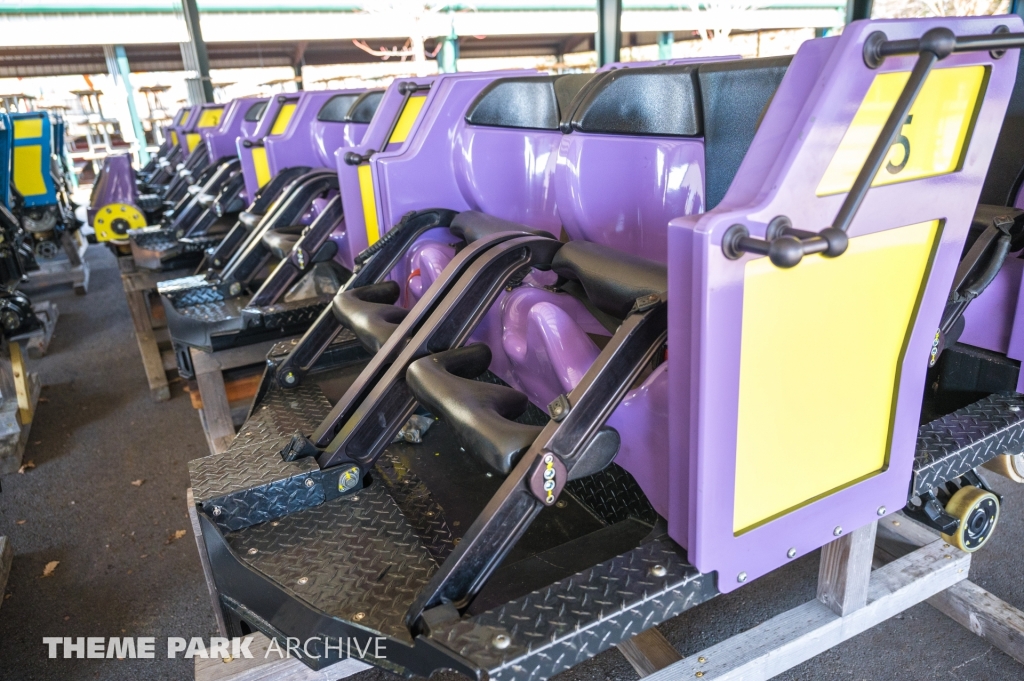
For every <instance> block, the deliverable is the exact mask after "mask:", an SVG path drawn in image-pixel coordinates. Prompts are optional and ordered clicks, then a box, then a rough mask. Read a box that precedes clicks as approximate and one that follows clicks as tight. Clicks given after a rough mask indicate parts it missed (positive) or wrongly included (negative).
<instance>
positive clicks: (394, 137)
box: [388, 95, 427, 144]
mask: <svg viewBox="0 0 1024 681" xmlns="http://www.w3.org/2000/svg"><path fill="white" fill-rule="evenodd" d="M426 101H427V96H426V95H420V96H417V97H410V98H409V100H408V101H407V102H406V103H405V106H404V107H403V108H402V114H401V115H400V116H399V117H398V123H396V124H395V129H394V131H393V132H392V133H391V138H390V139H388V144H401V143H402V142H404V141H405V140H406V138H408V137H409V133H410V132H411V131H412V124H413V123H415V122H416V118H417V117H418V116H419V115H420V111H422V110H423V105H424V104H425V103H426Z"/></svg>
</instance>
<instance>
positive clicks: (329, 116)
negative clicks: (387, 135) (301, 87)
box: [312, 90, 384, 168]
mask: <svg viewBox="0 0 1024 681" xmlns="http://www.w3.org/2000/svg"><path fill="white" fill-rule="evenodd" d="M383 94H384V91H383V90H347V91H338V94H335V95H334V96H333V97H331V98H330V99H329V100H327V101H326V102H325V103H324V104H323V106H321V107H320V112H319V113H318V114H317V116H316V120H315V121H313V124H312V135H313V143H314V145H315V146H316V153H317V158H318V162H317V165H319V166H321V167H323V168H333V167H335V159H334V154H335V152H336V151H337V150H338V149H341V148H342V147H354V146H356V145H357V144H359V143H360V142H362V141H363V135H364V134H366V128H367V127H368V126H369V124H370V121H371V120H372V119H373V114H374V112H375V111H376V110H377V105H379V104H380V99H381V96H382V95H383Z"/></svg>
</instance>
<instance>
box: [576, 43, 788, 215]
mask: <svg viewBox="0 0 1024 681" xmlns="http://www.w3.org/2000/svg"><path fill="white" fill-rule="evenodd" d="M791 60H792V57H769V58H765V59H736V60H727V61H719V62H706V63H701V64H685V65H671V66H647V67H640V68H625V69H615V70H612V71H606V72H604V73H600V74H598V75H597V77H595V78H594V80H592V81H591V82H590V83H589V84H588V85H587V86H586V87H585V88H584V89H583V90H582V91H581V92H580V94H579V96H578V97H577V98H576V101H575V102H573V105H572V112H571V115H570V116H569V117H568V118H567V119H564V120H563V122H562V126H561V127H562V131H563V132H566V133H569V132H572V131H577V132H582V133H591V134H610V135H638V136H645V137H658V136H663V137H701V136H703V138H704V158H705V210H711V209H712V208H714V207H715V206H717V205H718V203H719V202H720V201H721V200H722V198H723V197H724V196H725V192H726V191H727V190H728V189H729V185H730V184H732V180H733V178H734V177H736V172H737V171H738V170H739V167H740V163H741V162H742V161H743V157H744V156H745V155H746V153H747V150H748V149H749V148H750V144H751V142H753V141H754V133H755V132H756V131H757V127H758V125H759V124H760V121H761V116H762V115H763V113H764V111H765V109H766V108H767V106H768V103H769V102H770V101H771V99H772V97H773V96H774V95H775V91H776V90H777V89H778V87H779V84H780V83H781V82H782V78H783V76H785V74H786V69H787V68H788V67H789V63H790V61H791Z"/></svg>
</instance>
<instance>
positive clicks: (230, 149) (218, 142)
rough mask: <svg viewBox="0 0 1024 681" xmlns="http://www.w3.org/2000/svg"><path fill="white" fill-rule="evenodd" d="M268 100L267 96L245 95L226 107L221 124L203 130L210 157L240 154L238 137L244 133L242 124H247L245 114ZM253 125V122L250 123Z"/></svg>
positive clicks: (232, 156)
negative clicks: (261, 97)
mask: <svg viewBox="0 0 1024 681" xmlns="http://www.w3.org/2000/svg"><path fill="white" fill-rule="evenodd" d="M265 101H267V100H266V98H263V99H260V98H257V97H245V98H243V99H234V100H232V101H231V102H229V103H228V105H227V106H225V107H224V113H223V114H221V117H220V125H218V126H217V127H216V128H210V129H207V130H203V131H202V133H201V134H202V136H203V139H204V140H206V148H207V149H208V150H209V152H210V158H211V159H213V160H214V161H217V160H220V159H222V158H234V157H235V156H237V155H238V144H237V142H238V137H239V136H240V135H241V134H242V126H243V125H245V123H246V121H245V114H246V113H248V111H249V109H251V108H252V107H253V106H255V105H256V104H259V103H260V102H265ZM250 125H251V123H250Z"/></svg>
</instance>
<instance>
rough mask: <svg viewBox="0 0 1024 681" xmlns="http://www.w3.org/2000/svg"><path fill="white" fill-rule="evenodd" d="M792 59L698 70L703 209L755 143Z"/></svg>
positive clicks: (747, 61) (721, 191)
mask: <svg viewBox="0 0 1024 681" xmlns="http://www.w3.org/2000/svg"><path fill="white" fill-rule="evenodd" d="M792 59H793V58H792V57H790V56H787V57H768V58H764V59H736V60H731V61H720V62H708V63H704V64H700V65H699V66H698V67H697V74H698V79H699V81H700V101H701V108H702V114H703V118H704V158H705V159H707V160H706V167H705V171H704V172H705V181H704V182H705V184H704V202H705V208H704V209H705V210H711V209H712V208H714V207H715V206H717V205H718V203H719V201H721V200H722V198H723V197H724V196H725V192H726V191H727V190H728V189H729V185H731V184H732V180H733V178H734V177H736V171H737V170H739V167H740V163H742V161H743V157H744V156H746V154H747V150H748V149H750V143H751V142H753V141H754V133H755V132H757V126H758V124H759V123H760V121H761V116H762V113H763V112H764V110H765V108H766V107H767V106H768V103H769V102H771V99H772V97H773V96H775V91H776V90H778V89H779V84H780V83H781V82H782V78H783V76H785V75H786V69H787V68H789V63H790V61H792Z"/></svg>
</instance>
